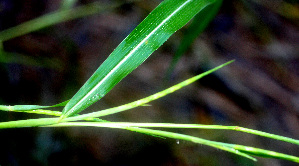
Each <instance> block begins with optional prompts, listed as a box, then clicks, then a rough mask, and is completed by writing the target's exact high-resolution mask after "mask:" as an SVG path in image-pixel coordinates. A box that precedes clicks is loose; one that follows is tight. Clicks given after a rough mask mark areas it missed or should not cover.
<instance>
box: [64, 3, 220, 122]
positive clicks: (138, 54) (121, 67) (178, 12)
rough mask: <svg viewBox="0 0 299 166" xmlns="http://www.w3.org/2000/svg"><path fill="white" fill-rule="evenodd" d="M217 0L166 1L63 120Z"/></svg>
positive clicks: (106, 64) (119, 49)
mask: <svg viewBox="0 0 299 166" xmlns="http://www.w3.org/2000/svg"><path fill="white" fill-rule="evenodd" d="M214 2H215V0H165V1H163V2H162V3H161V4H160V5H159V6H158V7H157V8H155V9H154V10H153V11H152V12H151V13H150V14H149V15H148V16H147V17H146V19H145V20H144V21H142V22H141V23H140V24H139V25H138V26H137V27H136V28H135V29H134V30H133V31H132V33H131V34H130V35H129V36H128V37H127V38H126V39H125V40H124V41H122V42H121V43H120V44H119V46H118V47H117V48H116V49H115V50H114V51H113V52H112V53H111V55H110V56H109V57H108V58H107V59H106V60H105V61H104V63H103V64H102V65H101V66H100V67H99V68H98V69H97V70H96V72H95V73H94V74H93V75H92V76H91V77H90V79H89V80H88V81H87V82H86V83H85V84H84V85H83V86H82V87H81V89H80V90H79V91H78V92H77V93H76V94H75V95H74V96H73V98H72V99H71V100H70V102H69V103H68V104H67V105H66V106H65V108H64V110H63V115H62V116H61V119H63V118H65V117H68V116H72V115H74V114H77V113H79V112H81V111H82V110H84V109H85V108H87V107H89V106H90V105H91V104H93V103H95V102H96V101H98V100H100V99H101V98H102V97H103V96H104V95H106V94H107V93H108V92H109V91H110V90H111V89H112V88H113V87H114V86H115V85H116V84H117V83H118V82H119V81H120V80H121V79H123V78H124V77H125V76H127V75H128V74H129V73H130V72H132V71H133V70H134V69H135V68H137V67H138V66H139V65H140V64H141V63H142V62H144V61H145V60H146V59H147V58H148V57H149V56H150V55H151V54H152V53H153V52H154V51H155V50H156V49H158V48H159V47H160V46H161V45H162V44H163V43H164V42H165V41H166V40H167V39H168V38H169V37H170V36H171V35H172V34H173V33H174V32H175V31H177V30H178V29H180V28H181V27H182V26H184V25H185V24H186V23H187V22H188V21H189V20H190V19H191V18H193V16H194V15H196V14H197V13H198V12H199V11H201V10H202V9H203V8H205V7H206V6H207V5H209V4H211V3H214Z"/></svg>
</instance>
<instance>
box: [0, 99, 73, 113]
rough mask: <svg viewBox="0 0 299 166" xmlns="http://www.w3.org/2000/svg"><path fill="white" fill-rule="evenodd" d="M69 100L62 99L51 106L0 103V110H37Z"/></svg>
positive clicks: (59, 105) (60, 104)
mask: <svg viewBox="0 0 299 166" xmlns="http://www.w3.org/2000/svg"><path fill="white" fill-rule="evenodd" d="M68 102H69V100H67V101H64V102H62V103H59V104H55V105H52V106H40V105H14V106H6V105H0V110H2V111H28V110H37V109H42V108H50V107H61V106H65V105H66V104H67V103H68Z"/></svg>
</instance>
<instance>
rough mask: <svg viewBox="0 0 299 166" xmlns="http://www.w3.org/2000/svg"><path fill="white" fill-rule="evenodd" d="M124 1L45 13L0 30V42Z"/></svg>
mask: <svg viewBox="0 0 299 166" xmlns="http://www.w3.org/2000/svg"><path fill="white" fill-rule="evenodd" d="M121 4H123V3H114V4H112V5H104V4H102V3H99V2H98V1H97V2H94V3H90V4H87V5H84V6H80V7H77V8H73V9H71V8H70V9H65V10H58V11H55V12H53V13H48V14H45V15H43V16H41V17H38V18H36V19H33V20H30V21H27V22H24V23H22V24H20V25H17V26H15V27H12V28H9V29H6V30H3V31H1V32H0V42H3V41H6V40H9V39H12V38H15V37H19V36H22V35H25V34H28V33H31V32H34V31H37V30H40V29H42V28H45V27H49V26H52V25H55V24H58V23H61V22H65V21H68V20H73V19H76V18H81V17H85V16H88V15H93V14H96V13H100V12H103V11H106V10H108V9H113V8H115V7H118V6H120V5H121Z"/></svg>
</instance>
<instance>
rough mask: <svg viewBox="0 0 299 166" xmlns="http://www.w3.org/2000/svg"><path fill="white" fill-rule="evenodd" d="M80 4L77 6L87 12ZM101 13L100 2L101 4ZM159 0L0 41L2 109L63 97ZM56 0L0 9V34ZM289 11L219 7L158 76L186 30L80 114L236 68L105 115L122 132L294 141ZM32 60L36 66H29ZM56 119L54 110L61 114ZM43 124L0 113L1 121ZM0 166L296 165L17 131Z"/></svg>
mask: <svg viewBox="0 0 299 166" xmlns="http://www.w3.org/2000/svg"><path fill="white" fill-rule="evenodd" d="M91 2H93V1H91V0H82V1H78V2H77V3H76V6H79V5H84V4H88V3H91ZM105 3H109V1H105ZM158 4H159V1H157V0H156V1H148V0H143V1H138V2H134V3H130V4H125V5H122V6H121V7H118V8H116V9H114V10H110V11H106V12H104V13H101V14H96V15H93V16H89V17H85V18H81V19H76V20H72V21H68V22H65V23H61V24H57V25H54V26H51V27H48V28H44V29H42V30H39V31H36V32H33V33H30V34H27V35H24V36H21V37H17V38H14V39H11V40H8V41H5V42H4V43H3V50H4V51H5V52H2V53H1V55H0V62H1V63H0V76H1V81H0V82H1V86H0V104H3V105H15V104H38V105H53V104H56V103H59V102H62V101H65V100H67V99H69V98H71V97H72V96H73V95H74V94H75V93H76V91H77V90H78V89H79V88H80V87H81V86H82V85H83V84H84V82H85V81H86V80H87V79H88V78H89V77H90V76H91V75H92V73H93V72H94V71H95V70H96V69H97V68H98V66H99V65H100V64H101V63H102V62H103V61H104V60H105V59H106V58H107V57H108V55H109V54H110V53H111V52H112V51H113V50H114V49H115V48H116V47H117V45H118V44H119V43H120V42H121V41H122V40H123V39H124V38H125V37H126V36H127V35H128V34H129V33H130V32H131V31H132V30H133V29H134V28H135V27H136V26H137V25H138V24H139V23H140V22H141V21H142V20H143V19H144V18H145V17H146V15H148V13H149V12H150V11H151V10H153V9H154V8H155V7H156V6H157V5H158ZM60 5H61V1H59V0H26V1H23V0H1V1H0V29H1V30H4V29H7V28H9V27H13V26H15V25H18V24H20V23H22V22H25V21H28V20H31V19H33V18H36V17H38V16H41V15H43V14H46V13H49V12H51V11H55V10H57V9H59V8H60ZM298 24H299V4H298V2H297V1H296V0H285V1H283V0H239V1H237V0H232V1H231V0H224V2H223V5H222V7H221V9H220V11H219V13H218V15H217V16H216V17H215V19H214V20H213V21H212V23H211V24H210V25H209V27H208V28H207V29H206V30H205V31H204V33H202V34H201V35H200V36H199V37H198V38H197V39H196V41H195V42H194V43H193V44H192V46H191V47H190V49H189V50H188V51H187V52H186V53H185V54H184V56H183V58H182V59H181V60H180V61H179V63H178V64H177V66H176V68H175V70H174V72H173V74H172V75H171V77H170V78H168V79H167V78H166V71H167V69H168V67H169V64H170V62H171V60H172V58H173V56H174V54H175V51H176V49H177V48H178V46H179V44H180V40H181V39H182V37H183V35H184V33H185V32H186V29H187V27H188V25H189V24H188V25H187V26H185V27H184V28H182V29H181V30H179V31H178V32H177V33H175V34H174V35H173V36H172V37H171V38H170V39H169V40H168V41H167V42H166V43H164V44H163V46H162V47H161V48H159V49H158V50H157V51H156V52H154V53H153V55H151V56H150V58H149V59H148V60H147V61H145V62H144V63H143V64H142V65H141V66H140V67H138V68H137V69H136V70H135V71H134V72H132V73H131V74H130V75H128V76H127V77H126V78H125V79H124V80H122V81H121V82H120V83H119V84H118V85H117V86H116V87H115V88H114V89H113V90H112V91H111V92H110V93H109V94H108V95H106V96H105V97H104V98H103V99H102V100H101V101H99V102H97V103H96V104H94V105H93V106H91V107H90V108H88V110H86V111H85V113H86V112H91V111H94V110H101V109H103V108H109V107H113V106H118V105H121V104H125V103H128V102H131V101H134V100H137V99H139V98H143V97H146V96H148V95H151V94H153V93H156V92H158V91H161V90H163V89H165V88H167V87H169V86H171V85H174V84H175V83H178V82H180V81H183V80H185V79H187V78H190V77H191V76H193V75H195V74H199V73H201V72H203V71H206V70H208V69H210V68H212V67H215V66H216V65H220V64H222V63H224V62H226V61H229V60H232V59H235V60H236V61H235V62H234V63H233V64H231V65H229V66H227V67H225V68H223V69H221V70H220V71H217V72H216V73H213V74H211V75H209V76H207V77H205V78H203V79H201V80H200V81H198V82H196V83H194V84H192V85H190V86H188V87H186V88H184V89H182V90H180V91H178V92H175V93H173V94H171V95H169V96H167V97H164V98H162V99H159V100H157V101H154V102H151V106H150V107H141V108H136V109H133V110H130V111H127V112H123V113H119V114H115V115H111V116H108V117H105V118H106V119H107V120H111V121H120V122H123V121H124V122H172V123H189V124H191V123H198V124H219V125H239V126H243V127H247V128H252V129H257V130H261V131H265V132H270V133H274V134H280V135H283V136H288V137H292V138H296V139H299V130H298V126H299V121H298V113H299V93H298V92H299V76H298V75H299V57H298V56H299V54H298V53H299V47H298V42H299V31H298ZM32 60H33V62H34V63H32ZM61 109H62V108H60V109H55V110H61ZM38 117H42V116H41V115H33V114H23V113H13V112H0V121H11V120H18V119H28V118H38ZM170 131H175V132H181V133H185V134H190V135H194V136H198V137H201V138H206V139H209V140H215V141H222V142H229V143H238V144H244V145H250V146H254V147H260V148H265V149H269V150H274V151H279V152H283V153H287V154H291V155H295V156H299V148H298V147H297V146H295V145H292V144H288V143H283V142H279V141H274V140H270V139H265V138H261V137H258V136H253V135H249V134H245V133H238V132H232V131H214V130H188V129H186V130H180V129H179V130H178V129H176V130H170ZM0 138H1V139H0V140H1V141H0V165H1V166H6V165H16V166H18V165H29V164H30V165H49V166H51V165H55V166H56V165H96V164H97V165H116V166H124V165H194V166H195V165H205V166H206V165H208V166H210V165H211V166H212V165H228V166H232V165H246V166H247V165H271V166H272V165H277V166H279V165H295V164H294V163H291V162H287V161H281V160H276V159H264V158H258V159H259V161H258V162H252V161H250V160H248V159H244V158H241V157H239V156H236V155H234V154H230V153H227V152H223V151H219V150H215V149H213V148H210V147H206V146H202V145H198V144H193V143H189V142H184V141H180V142H177V141H176V140H172V139H161V138H156V137H152V136H148V135H143V134H139V133H134V132H129V131H122V130H117V129H102V128H92V127H73V128H23V129H4V130H1V131H0Z"/></svg>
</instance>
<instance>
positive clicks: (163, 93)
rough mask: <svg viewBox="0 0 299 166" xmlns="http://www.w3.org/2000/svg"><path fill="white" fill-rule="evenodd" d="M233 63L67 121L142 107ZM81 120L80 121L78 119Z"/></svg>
mask: <svg viewBox="0 0 299 166" xmlns="http://www.w3.org/2000/svg"><path fill="white" fill-rule="evenodd" d="M232 62H234V60H232V61H229V62H226V63H224V64H222V65H219V66H217V67H215V68H213V69H211V70H208V71H206V72H204V73H201V74H199V75H197V76H194V77H192V78H189V79H187V80H185V81H183V82H181V83H179V84H176V85H174V86H172V87H170V88H167V89H165V90H163V91H161V92H158V93H156V94H154V95H151V96H148V97H146V98H143V99H140V100H137V101H135V102H132V103H128V104H125V105H122V106H119V107H114V108H109V109H106V110H102V111H97V112H93V113H89V114H84V115H79V116H76V117H71V118H68V120H70V119H72V120H82V119H85V118H89V117H101V116H106V115H111V114H115V113H118V112H121V111H125V110H129V109H132V108H135V107H138V106H142V105H145V104H147V103H149V102H151V101H153V100H157V99H159V98H161V97H164V96H166V95H168V94H170V93H173V92H175V91H177V90H179V89H181V88H183V87H185V86H187V85H190V84H191V83H193V82H195V81H197V80H198V79H200V78H202V77H204V76H206V75H209V74H210V73H212V72H214V71H216V70H218V69H220V68H222V67H224V66H226V65H228V64H230V63H232ZM80 118H81V119H80Z"/></svg>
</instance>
